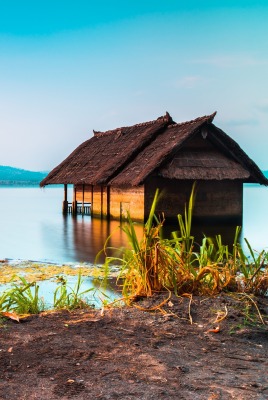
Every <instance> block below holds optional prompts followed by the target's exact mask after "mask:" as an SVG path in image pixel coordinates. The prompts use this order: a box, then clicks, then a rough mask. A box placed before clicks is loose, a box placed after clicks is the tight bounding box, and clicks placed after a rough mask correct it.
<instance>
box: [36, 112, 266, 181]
mask: <svg viewBox="0 0 268 400" xmlns="http://www.w3.org/2000/svg"><path fill="white" fill-rule="evenodd" d="M215 114H216V113H214V114H211V115H208V116H203V117H199V118H196V119H195V120H192V121H188V122H184V123H180V124H176V123H175V122H174V121H173V120H172V118H171V117H170V115H169V114H168V113H166V115H164V116H162V117H159V118H158V119H156V120H154V121H150V122H145V123H141V124H137V125H133V126H130V127H122V128H117V129H114V130H110V131H107V132H95V131H94V136H93V137H92V138H91V139H89V140H87V141H86V142H84V143H82V144H81V145H80V146H78V147H77V149H75V150H74V151H73V152H72V153H71V154H70V155H69V156H68V157H67V158H66V159H65V160H64V161H63V162H62V163H61V164H59V165H58V166H57V167H56V168H54V169H53V170H52V171H51V172H50V173H49V175H48V176H47V177H46V178H45V179H44V180H43V181H42V182H41V184H40V185H41V186H45V185H48V184H59V183H62V184H63V183H65V184H67V183H70V184H79V183H80V184H81V183H84V184H90V185H114V186H129V185H130V186H138V185H141V184H142V183H143V182H144V181H145V180H146V179H147V178H148V177H149V176H150V175H158V176H162V177H165V178H170V179H194V180H197V179H205V180H207V179H217V180H222V179H232V180H233V179H241V180H243V181H245V182H252V183H260V184H265V185H267V184H268V180H267V179H266V178H265V177H264V175H263V174H262V172H261V171H260V169H259V168H258V167H257V165H256V164H255V163H254V162H253V161H252V160H251V159H250V158H249V157H248V156H247V155H246V153H245V152H244V151H243V150H242V149H241V148H240V147H239V145H238V144H237V143H236V142H235V141H234V140H233V139H231V138H230V137H229V136H228V135H226V133H224V132H223V131H222V130H220V129H219V128H217V127H216V126H215V125H213V124H212V121H213V119H214V117H215ZM204 139H206V140H204Z"/></svg>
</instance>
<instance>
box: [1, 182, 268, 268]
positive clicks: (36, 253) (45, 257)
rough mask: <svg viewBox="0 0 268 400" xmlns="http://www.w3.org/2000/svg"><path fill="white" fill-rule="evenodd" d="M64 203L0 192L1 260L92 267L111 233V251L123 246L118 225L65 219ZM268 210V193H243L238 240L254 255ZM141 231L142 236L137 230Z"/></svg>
mask: <svg viewBox="0 0 268 400" xmlns="http://www.w3.org/2000/svg"><path fill="white" fill-rule="evenodd" d="M69 192H71V191H70V190H69ZM62 199H63V189H62V188H59V187H57V188H53V187H51V188H46V189H39V188H4V187H2V188H0V223H1V229H0V258H1V259H3V258H9V259H19V260H33V261H46V262H56V263H65V262H71V263H77V262H94V259H95V256H96V254H97V253H98V252H99V251H100V250H101V249H102V248H103V245H104V243H105V240H106V238H107V237H108V236H109V235H110V234H111V233H112V232H114V233H113V235H112V239H111V240H110V245H111V246H115V247H120V246H125V245H126V244H127V240H126V238H125V236H124V234H123V233H122V231H120V229H119V228H118V227H119V222H118V221H112V222H110V223H107V222H106V221H101V220H99V219H91V217H90V216H84V217H82V216H78V217H77V218H73V217H72V216H70V215H68V216H67V217H63V215H62V213H61V203H62ZM69 201H70V199H69ZM267 204H268V188H265V187H259V186H253V185H252V186H249V185H248V186H245V187H244V221H243V232H242V236H243V237H246V238H247V239H248V240H249V242H250V243H251V245H252V246H253V248H254V249H256V250H261V249H263V248H266V247H267V246H268V234H267V233H268V213H267ZM139 229H140V232H141V227H139ZM205 229H206V228H203V230H205ZM213 232H215V233H223V236H224V235H226V240H228V239H227V238H229V237H230V236H233V232H234V228H232V229H231V231H230V230H229V231H226V228H222V227H213ZM205 233H206V234H209V233H210V232H205ZM224 237H225V236H224Z"/></svg>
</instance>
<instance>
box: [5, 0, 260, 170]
mask: <svg viewBox="0 0 268 400" xmlns="http://www.w3.org/2000/svg"><path fill="white" fill-rule="evenodd" d="M219 3H220V4H219ZM267 20H268V2H267V0H265V1H261V0H259V1H258V0H255V1H251V0H241V1H236V0H232V1H228V0H227V1H224V0H222V1H220V2H216V1H215V0H214V1H206V0H204V1H203V0H199V1H198V0H195V1H194V0H188V1H187V0H185V1H182V0H181V1H180V0H162V1H160V0H154V1H151V0H135V1H132V0H128V1H121V0H118V1H114V0H106V1H105V0H103V1H102V0H99V1H98V2H97V1H93V0H75V1H74V0H73V1H71V0H23V1H21V0H9V1H5V0H0V137H1V141H0V144H1V152H0V165H9V166H13V167H18V168H23V169H29V170H33V171H49V170H51V169H52V168H54V167H55V166H56V165H58V164H59V163H60V162H61V161H62V160H63V159H65V158H66V157H67V156H68V155H69V154H70V153H71V152H72V151H73V150H74V149H75V148H76V147H77V146H78V145H79V144H81V143H82V142H83V141H85V140H87V139H89V138H90V137H92V135H93V129H94V130H97V131H105V130H109V129H114V128H117V127H121V126H129V125H133V124H136V123H140V122H145V121H150V120H154V119H156V118H158V117H159V116H161V115H164V114H165V112H166V111H168V112H169V113H170V114H171V116H172V117H173V119H174V120H175V121H176V122H183V121H187V120H191V119H194V118H197V117H199V116H202V115H208V114H211V113H213V112H214V111H217V115H216V117H215V119H214V123H215V124H216V125H217V126H218V127H219V128H221V129H222V130H224V131H225V132H226V133H227V134H228V135H230V136H231V137H232V138H233V139H234V140H236V141H237V142H238V143H239V145H240V146H241V147H242V149H243V150H244V151H245V152H246V153H247V154H248V155H249V157H251V158H252V159H253V160H254V161H255V162H256V163H257V165H258V166H259V167H260V168H262V169H267V170H268V157H267V153H268V151H267V149H268V24H267Z"/></svg>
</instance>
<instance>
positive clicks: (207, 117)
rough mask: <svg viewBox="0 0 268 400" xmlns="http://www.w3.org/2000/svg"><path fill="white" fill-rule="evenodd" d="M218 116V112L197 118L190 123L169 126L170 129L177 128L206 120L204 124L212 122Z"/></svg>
mask: <svg viewBox="0 0 268 400" xmlns="http://www.w3.org/2000/svg"><path fill="white" fill-rule="evenodd" d="M216 114H217V111H215V112H214V113H212V114H210V115H203V116H202V117H197V118H195V119H191V120H190V121H185V122H178V123H174V124H173V125H169V126H168V128H174V127H175V126H182V125H188V124H193V123H195V122H198V121H202V120H204V122H208V121H209V122H212V121H213V119H214V117H215V115H216Z"/></svg>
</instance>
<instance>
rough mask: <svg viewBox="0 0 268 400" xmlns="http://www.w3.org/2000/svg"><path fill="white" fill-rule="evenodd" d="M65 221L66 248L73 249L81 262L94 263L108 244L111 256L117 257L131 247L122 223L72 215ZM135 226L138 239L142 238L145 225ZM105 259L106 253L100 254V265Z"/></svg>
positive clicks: (66, 217)
mask: <svg viewBox="0 0 268 400" xmlns="http://www.w3.org/2000/svg"><path fill="white" fill-rule="evenodd" d="M63 219H64V241H65V246H66V248H68V249H71V248H72V252H73V255H74V258H75V259H76V260H79V261H81V262H91V263H94V262H95V258H96V255H97V254H98V253H99V252H100V251H101V250H102V249H103V248H104V246H105V243H106V242H107V243H106V246H107V247H108V249H107V252H108V255H109V256H111V255H116V253H117V251H116V250H118V249H120V248H122V247H127V246H128V245H129V243H128V238H127V236H126V234H125V233H124V232H123V230H122V229H121V228H122V225H120V221H107V220H105V219H100V218H92V217H91V216H77V217H72V216H70V215H69V216H64V217H63ZM69 224H71V225H72V226H71V227H70V226H69ZM135 225H136V233H137V235H138V237H142V232H143V225H142V224H135ZM70 228H71V229H70ZM108 238H109V239H108ZM107 239H108V241H107ZM104 259H105V255H104V253H102V254H100V256H99V258H98V263H102V262H103V261H104Z"/></svg>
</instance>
